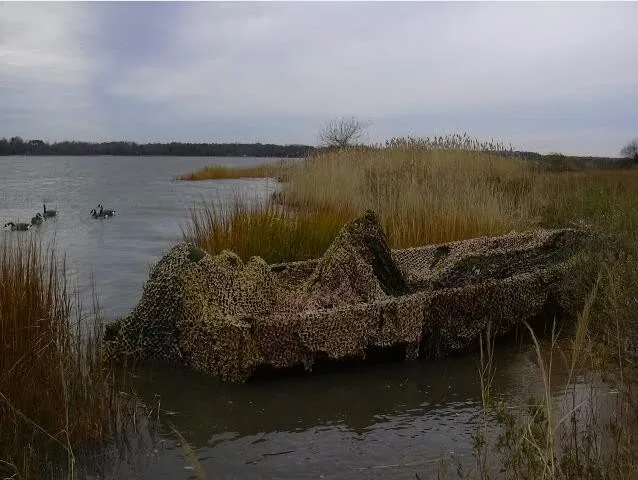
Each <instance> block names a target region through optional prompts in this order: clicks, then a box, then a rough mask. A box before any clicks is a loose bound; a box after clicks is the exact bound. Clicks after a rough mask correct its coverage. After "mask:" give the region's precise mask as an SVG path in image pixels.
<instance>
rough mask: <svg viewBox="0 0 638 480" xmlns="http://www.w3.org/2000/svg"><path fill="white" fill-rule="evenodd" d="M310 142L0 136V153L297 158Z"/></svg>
mask: <svg viewBox="0 0 638 480" xmlns="http://www.w3.org/2000/svg"><path fill="white" fill-rule="evenodd" d="M315 149H316V148H315V147H312V146H310V145H298V144H292V145H277V144H273V143H267V144H263V143H185V142H170V143H136V142H101V143H93V142H71V141H64V142H56V143H51V144H49V143H46V142H43V141H42V140H28V141H24V140H22V139H21V138H20V137H12V138H11V139H10V140H7V139H6V138H1V139H0V156H8V155H34V156H36V155H37V156H40V155H42V156H60V155H65V156H101V155H108V156H135V157H139V156H142V157H146V156H172V157H279V158H300V157H305V156H306V155H308V154H309V153H311V152H313V151H314V150H315Z"/></svg>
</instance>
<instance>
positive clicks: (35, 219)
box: [31, 212, 44, 225]
mask: <svg viewBox="0 0 638 480" xmlns="http://www.w3.org/2000/svg"><path fill="white" fill-rule="evenodd" d="M43 220H44V218H42V214H41V213H40V212H38V213H36V214H35V217H31V225H40V224H41V223H42V222H43Z"/></svg>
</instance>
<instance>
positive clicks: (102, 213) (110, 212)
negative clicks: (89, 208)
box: [97, 204, 115, 218]
mask: <svg viewBox="0 0 638 480" xmlns="http://www.w3.org/2000/svg"><path fill="white" fill-rule="evenodd" d="M97 208H99V209H100V211H99V212H98V215H99V216H100V217H104V218H108V217H112V216H113V215H115V210H111V209H107V210H104V208H103V207H102V205H101V204H100V205H98V206H97Z"/></svg>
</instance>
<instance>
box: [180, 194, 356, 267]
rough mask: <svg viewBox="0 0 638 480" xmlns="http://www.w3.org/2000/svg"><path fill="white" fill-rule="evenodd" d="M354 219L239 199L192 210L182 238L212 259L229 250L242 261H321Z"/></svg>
mask: <svg viewBox="0 0 638 480" xmlns="http://www.w3.org/2000/svg"><path fill="white" fill-rule="evenodd" d="M352 218H354V216H353V215H352V214H351V213H349V212H347V211H341V212H340V211H334V210H329V209H312V210H311V209H303V208H302V209H289V208H286V207H283V206H281V205H276V204H274V203H273V202H269V203H266V204H259V203H257V204H253V205H250V204H247V202H243V201H242V200H241V199H239V198H236V199H235V200H234V201H233V202H232V203H230V204H225V205H224V206H219V205H218V204H216V203H208V204H204V206H203V208H192V209H191V213H190V222H189V223H188V225H187V226H186V228H185V229H183V235H184V238H185V240H186V241H188V242H191V243H193V244H194V245H196V246H198V247H199V248H201V249H202V250H205V251H207V252H209V253H211V254H218V253H220V252H222V251H223V250H231V251H233V252H234V253H236V254H237V255H239V256H240V257H241V258H242V259H244V260H248V259H249V258H250V257H251V256H254V255H257V256H260V257H262V258H263V259H264V260H266V261H267V262H269V263H279V262H284V261H288V260H290V259H295V260H305V259H309V258H316V257H319V256H321V255H322V254H323V252H324V251H325V250H326V249H327V248H328V246H329V245H330V243H331V242H332V240H333V239H334V237H335V236H336V235H337V233H338V232H339V230H340V229H341V228H342V227H343V225H344V223H346V222H347V221H349V220H351V219H352Z"/></svg>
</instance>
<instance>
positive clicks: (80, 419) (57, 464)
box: [0, 239, 124, 478]
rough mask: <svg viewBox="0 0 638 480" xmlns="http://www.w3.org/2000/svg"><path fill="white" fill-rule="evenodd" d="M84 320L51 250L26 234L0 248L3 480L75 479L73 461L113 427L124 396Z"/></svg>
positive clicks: (95, 330)
mask: <svg viewBox="0 0 638 480" xmlns="http://www.w3.org/2000/svg"><path fill="white" fill-rule="evenodd" d="M86 323H87V322H86V321H85V317H84V316H83V315H82V313H81V312H80V311H79V308H78V305H77V303H76V302H75V301H74V298H73V295H72V293H71V291H70V289H69V286H68V284H67V280H66V271H65V265H64V262H59V261H58V260H57V259H56V257H55V255H54V251H53V249H50V248H42V247H41V246H40V245H39V244H38V243H35V241H34V240H32V239H29V240H27V241H24V239H20V240H17V241H11V242H9V241H7V242H5V243H3V244H2V245H1V246H0V342H1V348H0V476H2V477H3V478H4V476H5V475H6V476H9V477H10V476H15V477H16V478H30V477H40V476H52V475H54V473H55V472H62V471H63V472H66V473H65V474H66V475H68V476H69V477H70V478H73V475H74V472H75V471H76V469H77V466H78V465H77V459H78V458H80V457H81V456H82V455H84V454H85V453H88V452H90V451H91V449H92V447H96V446H99V445H103V444H104V442H105V441H108V440H109V439H111V438H113V435H114V433H115V432H116V431H117V428H118V425H119V419H120V418H121V415H123V411H124V408H123V404H122V397H120V395H119V393H118V389H117V388H116V387H115V381H114V373H113V371H112V370H110V369H109V368H108V367H107V366H106V365H104V364H103V363H102V361H101V358H100V354H99V342H100V332H99V330H98V328H97V326H95V328H90V327H87V326H86V325H85V324H86Z"/></svg>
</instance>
